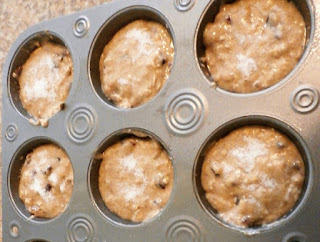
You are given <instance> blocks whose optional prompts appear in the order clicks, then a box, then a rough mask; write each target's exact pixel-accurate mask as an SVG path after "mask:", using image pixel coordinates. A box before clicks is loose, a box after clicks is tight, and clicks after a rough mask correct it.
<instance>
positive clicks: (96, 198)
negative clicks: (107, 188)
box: [88, 128, 175, 227]
mask: <svg viewBox="0 0 320 242" xmlns="http://www.w3.org/2000/svg"><path fill="white" fill-rule="evenodd" d="M127 138H138V139H140V138H141V139H145V140H148V139H153V140H155V141H157V142H158V143H159V144H160V145H161V146H162V148H163V149H164V150H165V151H166V152H167V154H168V156H169V158H171V155H170V153H169V152H168V149H167V147H166V146H165V145H164V143H163V142H162V141H161V139H160V138H159V137H157V136H156V135H155V134H152V133H150V132H149V131H146V130H143V129H140V128H128V129H123V130H119V131H117V132H115V133H113V134H111V135H110V136H108V137H107V138H106V139H105V140H104V141H102V143H101V144H100V145H99V146H98V147H97V151H96V153H95V154H93V158H92V159H91V162H90V165H89V170H88V190H89V192H90V196H91V199H92V201H93V204H94V207H95V208H97V210H98V211H99V212H100V213H101V214H102V216H103V217H104V218H105V219H106V220H108V221H110V222H112V223H114V224H116V225H120V226H125V227H128V226H139V225H140V224H145V223H151V222H152V221H154V220H156V219H158V218H159V216H161V214H162V212H163V211H164V210H165V209H166V206H167V205H164V206H163V207H161V208H160V212H159V213H157V214H156V215H154V216H153V217H152V218H150V219H147V220H146V221H143V222H142V223H141V222H133V221H131V220H126V219H123V218H121V217H120V216H118V215H117V214H115V213H114V212H112V211H111V210H110V209H109V208H108V207H107V205H106V204H105V202H104V201H103V199H102V197H101V193H100V191H99V170H100V164H101V162H102V156H101V154H103V152H104V151H105V150H106V149H107V148H108V147H111V146H112V145H115V144H116V143H117V144H119V145H120V146H121V144H120V143H119V142H120V141H124V140H125V139H127ZM126 144H127V145H128V143H126ZM135 145H136V144H133V147H134V146H135ZM161 156H162V155H161ZM127 158H128V157H127ZM131 161H132V160H131V158H130V156H129V159H128V160H127V162H129V163H127V162H126V163H125V164H126V165H125V166H128V169H129V170H130V169H132V171H134V170H135V168H132V165H133V166H135V165H134V163H130V162H131ZM133 162H134V161H133ZM171 164H172V166H173V188H172V191H171V194H172V192H173V190H174V173H175V171H174V163H173V162H172V160H171ZM160 166H161V165H160ZM126 169H127V168H126ZM140 172H141V173H142V174H143V170H141V169H140V168H139V171H138V169H137V170H136V173H134V175H135V176H137V179H139V178H141V173H140ZM130 175H131V174H130ZM143 180H144V179H143ZM159 184H160V185H159V186H161V183H159ZM134 186H136V187H137V189H135V188H133V190H132V191H130V192H129V191H128V192H126V194H128V196H136V195H135V194H136V193H135V192H139V191H140V190H139V188H138V187H139V185H138V183H135V185H134ZM163 186H164V187H165V186H166V185H163ZM161 188H162V189H164V188H163V187H161ZM129 194H130V195H129ZM128 199H129V200H131V199H132V198H128ZM170 199H171V197H169V201H168V202H167V204H168V203H169V202H170ZM154 202H155V203H156V200H155V201H154ZM128 204H131V202H129V203H128ZM130 209H132V207H130V208H128V210H130Z"/></svg>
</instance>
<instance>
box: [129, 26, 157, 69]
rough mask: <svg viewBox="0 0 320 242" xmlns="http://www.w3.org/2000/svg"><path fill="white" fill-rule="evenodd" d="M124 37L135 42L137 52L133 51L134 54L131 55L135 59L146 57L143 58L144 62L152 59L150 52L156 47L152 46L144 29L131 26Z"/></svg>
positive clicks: (154, 51)
mask: <svg viewBox="0 0 320 242" xmlns="http://www.w3.org/2000/svg"><path fill="white" fill-rule="evenodd" d="M126 38H127V39H129V40H134V41H136V42H137V50H138V52H137V53H136V52H135V53H134V54H135V56H131V58H132V60H133V61H135V60H136V59H137V58H139V57H142V56H143V57H148V58H146V59H145V61H146V63H150V62H152V61H153V58H154V57H153V56H152V55H151V54H152V53H156V52H157V49H155V48H154V46H153V43H152V40H151V36H150V33H149V32H148V31H147V30H144V29H138V28H133V29H131V30H129V31H128V32H127V33H126Z"/></svg>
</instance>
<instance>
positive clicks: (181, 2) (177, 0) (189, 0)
mask: <svg viewBox="0 0 320 242" xmlns="http://www.w3.org/2000/svg"><path fill="white" fill-rule="evenodd" d="M173 1H174V5H175V6H176V8H177V9H178V10H179V11H188V10H190V9H191V8H192V7H193V5H194V4H195V2H196V0H173Z"/></svg>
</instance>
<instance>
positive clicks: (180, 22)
mask: <svg viewBox="0 0 320 242" xmlns="http://www.w3.org/2000/svg"><path fill="white" fill-rule="evenodd" d="M224 2H225V1H222V0H214V1H209V0H198V1H193V0H190V1H186V0H181V1H178V0H162V1H159V0H132V1H122V0H114V1H112V2H110V3H106V4H104V5H102V6H99V7H96V8H92V9H88V10H85V11H81V12H79V13H75V14H73V15H70V16H65V17H61V18H57V19H54V20H51V21H48V22H43V23H40V24H38V25H35V26H32V27H31V28H29V29H28V30H27V31H25V32H24V33H23V34H21V35H20V36H19V38H18V39H17V40H16V41H15V43H14V44H13V46H12V48H11V50H10V52H9V54H8V56H7V59H6V62H5V65H4V68H3V70H4V71H3V77H2V87H3V99H2V100H3V114H2V124H3V125H2V127H3V128H2V137H5V138H4V139H3V143H2V150H3V153H2V166H3V176H2V179H3V185H2V194H3V195H2V196H3V199H2V200H3V204H2V211H3V241H8V242H9V241H33V240H43V241H108V242H109V241H219V242H224V241H228V242H230V241H234V242H244V241H252V242H253V241H256V242H270V241H283V242H289V241H299V242H303V241H311V242H317V241H319V238H320V229H319V228H320V219H319V214H320V206H319V204H320V190H319V187H320V148H319V147H320V135H319V134H320V112H319V105H318V104H319V89H320V80H319V77H320V68H319V63H320V30H319V26H320V14H319V12H317V11H316V10H320V0H314V1H312V0H296V1H294V2H295V4H296V5H297V6H298V8H299V10H300V11H301V13H302V15H303V17H304V19H305V22H306V25H307V43H306V48H305V52H304V54H303V56H302V58H301V60H300V62H299V63H298V64H297V66H296V67H295V68H294V70H293V71H292V72H291V73H290V74H289V75H288V76H287V77H286V78H284V80H282V81H281V82H279V83H278V84H276V85H274V86H272V87H270V88H268V89H266V90H263V91H261V92H257V93H254V94H233V93H229V92H226V91H223V90H221V89H219V88H216V87H215V86H214V85H212V80H211V78H210V77H209V76H208V75H207V73H208V72H207V70H206V68H205V67H204V66H203V65H202V64H201V62H200V59H201V57H202V56H203V54H204V46H203V42H202V40H203V39H202V33H203V29H204V27H205V25H206V24H207V23H208V22H209V21H212V20H213V18H214V16H215V14H216V13H217V12H218V10H219V8H220V5H221V4H223V3H224ZM135 19H147V20H154V21H158V22H160V23H162V24H164V25H165V26H166V27H167V28H168V30H169V32H170V34H171V35H172V38H173V41H174V46H175V59H174V64H173V67H172V71H171V74H170V76H169V79H168V80H167V82H166V84H165V85H164V87H163V88H162V89H161V91H160V92H159V93H158V94H157V95H156V96H155V97H154V98H153V99H152V100H151V101H149V102H148V103H146V104H144V105H142V106H139V107H136V108H133V109H130V110H123V109H118V108H116V107H115V106H113V105H112V104H111V103H110V102H109V101H108V100H107V98H106V97H105V96H104V95H103V92H102V90H101V87H100V79H99V67H98V63H99V58H100V55H101V52H102V49H103V47H104V46H105V45H106V44H107V42H108V41H109V40H110V39H111V38H112V36H113V34H114V33H116V31H117V30H119V29H120V28H121V27H122V26H124V25H126V24H127V23H129V22H131V21H133V20H135ZM48 39H49V40H51V41H54V42H57V43H60V44H64V45H65V46H67V47H68V49H69V50H70V52H71V55H72V59H73V64H74V80H73V83H72V87H71V90H70V94H69V96H68V99H67V100H66V105H65V109H64V110H62V111H60V112H59V113H57V114H56V115H55V116H53V117H52V118H51V119H50V120H49V126H48V127H47V128H43V127H40V126H33V125H31V124H30V123H29V121H28V119H29V118H30V115H29V114H28V113H27V112H26V111H25V110H24V109H23V107H22V105H21V102H20V100H19V86H18V85H17V82H16V81H15V80H14V79H13V78H12V72H13V70H15V69H16V68H17V67H19V66H21V65H22V64H23V63H24V62H25V60H26V59H27V58H28V56H29V54H30V52H31V51H32V50H34V49H35V48H36V47H37V43H39V41H44V40H48ZM250 124H259V125H267V126H271V127H274V128H276V129H278V130H279V131H281V132H283V133H285V134H286V135H288V136H289V138H291V139H292V140H293V142H294V143H295V144H296V145H297V146H298V148H299V150H300V152H301V154H302V156H303V159H304V162H305V166H306V180H305V184H304V187H303V191H302V195H301V198H300V199H299V201H298V203H297V205H296V206H295V207H294V208H293V209H292V211H290V212H289V213H288V214H287V215H286V216H285V217H283V218H281V219H279V220H278V221H276V222H274V223H271V224H269V225H267V226H262V227H258V228H249V229H239V228H235V227H233V226H230V225H228V224H225V223H224V222H223V221H221V220H220V219H219V217H218V216H217V215H216V214H215V212H214V211H213V209H211V208H210V206H208V204H207V202H206V200H205V198H204V194H203V191H202V188H201V186H200V184H199V176H200V172H201V165H202V162H203V154H204V151H205V149H206V147H207V145H208V144H209V142H212V141H214V140H217V139H219V138H220V137H222V136H223V135H225V134H226V133H227V132H229V131H230V130H232V129H234V128H237V127H240V126H243V125H250ZM137 132H144V133H146V134H147V135H149V136H152V137H153V138H155V139H157V140H158V141H159V142H160V143H161V144H162V145H163V146H164V147H165V148H166V149H167V151H168V153H169V155H170V156H171V158H172V164H173V169H174V186H173V190H172V194H171V197H170V199H169V201H168V203H167V205H166V206H165V208H164V209H163V210H162V211H161V212H160V213H159V214H158V215H157V216H155V217H154V218H152V219H151V220H149V221H147V222H144V223H132V222H128V221H124V220H123V219H121V218H119V217H118V216H116V215H114V214H113V213H112V212H110V211H109V210H108V208H107V207H106V206H105V205H104V203H103V202H102V199H101V196H100V194H99V191H98V187H97V184H98V183H97V179H98V168H99V160H97V159H96V158H95V157H96V156H95V155H96V154H97V153H99V152H101V151H103V149H105V148H106V147H107V146H108V145H109V144H111V143H112V142H114V141H116V140H118V139H120V138H122V137H125V136H126V135H132V134H137ZM45 143H55V144H57V145H59V146H61V147H62V148H63V149H64V150H65V151H66V153H67V154H68V156H69V157H70V160H71V162H72V167H73V172H74V189H73V193H72V197H71V200H70V202H69V204H68V206H67V208H66V210H65V211H64V212H63V213H62V214H61V215H60V216H58V217H56V218H54V219H30V218H29V217H30V214H29V213H28V212H27V211H26V209H25V208H24V205H23V204H22V202H21V201H20V199H19V196H18V183H19V172H20V169H21V166H22V164H23V162H24V159H23V158H24V156H25V155H26V154H27V153H28V152H30V151H31V150H32V149H33V148H34V147H36V146H38V145H40V144H45Z"/></svg>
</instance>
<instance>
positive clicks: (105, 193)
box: [99, 137, 173, 222]
mask: <svg viewBox="0 0 320 242" xmlns="http://www.w3.org/2000/svg"><path fill="white" fill-rule="evenodd" d="M102 157H103V160H102V163H101V165H100V170H99V190H100V193H101V196H102V199H103V201H104V202H105V204H106V206H107V207H108V208H109V209H110V210H111V211H112V212H114V213H115V214H117V215H118V216H120V217H121V218H123V219H127V220H131V221H134V222H141V221H145V220H147V219H150V218H152V217H154V216H155V215H156V214H158V213H159V212H160V210H161V209H162V208H163V207H164V206H165V205H166V203H167V201H168V199H169V197H170V194H171V190H172V185H173V168H172V164H171V160H170V158H169V156H168V154H167V152H166V151H165V150H164V149H163V147H162V146H161V145H160V144H159V143H158V142H157V141H155V140H153V139H150V138H138V137H130V138H125V139H123V140H122V141H120V142H118V143H116V144H114V145H112V146H110V147H108V148H107V149H106V150H105V151H104V153H103V155H102Z"/></svg>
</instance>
